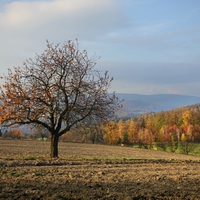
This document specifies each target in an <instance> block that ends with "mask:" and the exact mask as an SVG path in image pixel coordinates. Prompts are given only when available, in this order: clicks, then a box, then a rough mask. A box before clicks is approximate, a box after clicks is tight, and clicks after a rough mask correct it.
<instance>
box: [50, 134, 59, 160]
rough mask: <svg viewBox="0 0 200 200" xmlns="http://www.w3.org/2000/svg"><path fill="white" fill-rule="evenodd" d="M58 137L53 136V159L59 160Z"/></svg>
mask: <svg viewBox="0 0 200 200" xmlns="http://www.w3.org/2000/svg"><path fill="white" fill-rule="evenodd" d="M58 138H59V136H58V135H56V134H55V135H53V134H52V135H51V155H50V156H51V158H58Z"/></svg>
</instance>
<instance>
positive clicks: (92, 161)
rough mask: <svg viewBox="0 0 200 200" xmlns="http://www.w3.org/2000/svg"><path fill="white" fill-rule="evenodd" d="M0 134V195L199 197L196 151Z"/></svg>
mask: <svg viewBox="0 0 200 200" xmlns="http://www.w3.org/2000/svg"><path fill="white" fill-rule="evenodd" d="M49 146H50V144H49V142H41V141H21V140H0V199H8V200H9V199H10V200H13V199H49V200H53V199H54V200H56V199H72V200H73V199H80V200H89V199H113V200H114V199H122V200H124V199H125V200H131V199H200V157H195V156H186V155H179V154H173V153H166V152H159V151H150V150H143V149H134V148H128V147H117V146H104V145H92V144H75V143H64V142H60V143H59V156H60V159H49V158H48V154H49Z"/></svg>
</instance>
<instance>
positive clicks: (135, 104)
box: [116, 93, 200, 117]
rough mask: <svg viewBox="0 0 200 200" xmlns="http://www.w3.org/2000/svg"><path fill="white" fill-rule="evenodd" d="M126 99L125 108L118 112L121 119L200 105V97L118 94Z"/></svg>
mask: <svg viewBox="0 0 200 200" xmlns="http://www.w3.org/2000/svg"><path fill="white" fill-rule="evenodd" d="M116 95H117V96H118V97H119V98H120V99H124V102H123V108H122V109H121V110H120V111H118V112H117V115H118V116H119V117H132V116H136V115H139V114H144V113H148V112H159V111H166V110H172V109H175V108H178V107H182V106H188V105H191V104H197V103H200V97H196V96H187V95H176V94H155V95H141V94H123V93H117V94H116Z"/></svg>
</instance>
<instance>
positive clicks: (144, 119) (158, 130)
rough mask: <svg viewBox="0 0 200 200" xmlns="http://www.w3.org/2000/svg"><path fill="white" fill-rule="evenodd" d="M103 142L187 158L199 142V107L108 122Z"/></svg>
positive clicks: (193, 106)
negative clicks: (172, 153)
mask: <svg viewBox="0 0 200 200" xmlns="http://www.w3.org/2000/svg"><path fill="white" fill-rule="evenodd" d="M104 130H105V131H106V133H105V135H104V138H105V140H106V142H107V143H108V144H120V143H123V144H127V145H138V146H139V147H143V148H147V149H152V148H154V149H155V148H160V149H163V150H170V151H171V152H175V151H176V150H177V149H178V148H181V150H182V151H183V152H184V153H186V154H188V153H189V152H190V151H191V150H192V149H193V148H194V144H195V143H199V142H200V105H199V104H196V105H192V106H189V107H182V108H179V109H174V110H171V111H163V112H158V113H149V114H145V115H142V116H138V117H136V118H132V119H128V120H122V119H120V120H119V121H110V122H109V123H108V124H107V125H106V126H105V127H104Z"/></svg>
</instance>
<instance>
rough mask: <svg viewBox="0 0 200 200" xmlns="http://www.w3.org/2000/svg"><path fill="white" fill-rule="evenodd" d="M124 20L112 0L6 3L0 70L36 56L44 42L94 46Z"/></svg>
mask: <svg viewBox="0 0 200 200" xmlns="http://www.w3.org/2000/svg"><path fill="white" fill-rule="evenodd" d="M124 18H125V16H124V13H123V11H122V9H121V7H120V3H119V2H117V1H115V0H95V1H91V0H51V1H29V2H28V1H22V0H21V1H14V2H12V3H9V4H7V5H6V6H5V7H4V9H3V10H2V11H1V12H0V27H1V32H0V44H1V47H0V54H1V58H2V59H1V60H0V66H1V69H2V68H4V69H5V68H7V67H10V66H13V65H21V63H22V62H23V61H24V60H25V59H27V58H29V57H33V56H34V54H35V53H40V52H41V51H43V49H44V48H45V45H46V42H45V41H46V39H48V40H49V41H50V42H53V43H59V42H61V43H62V42H64V41H66V40H69V39H72V40H73V39H75V38H79V41H81V42H83V43H87V42H88V41H89V42H90V43H91V41H93V43H96V39H97V38H98V37H99V36H100V35H101V34H105V33H109V32H111V31H114V30H116V29H118V28H119V27H124V26H125V25H124V24H125V20H124ZM91 46H92V45H91ZM84 48H85V47H84ZM86 49H87V47H86ZM87 50H88V49H87ZM92 53H94V52H92ZM2 66H5V67H2Z"/></svg>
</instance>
